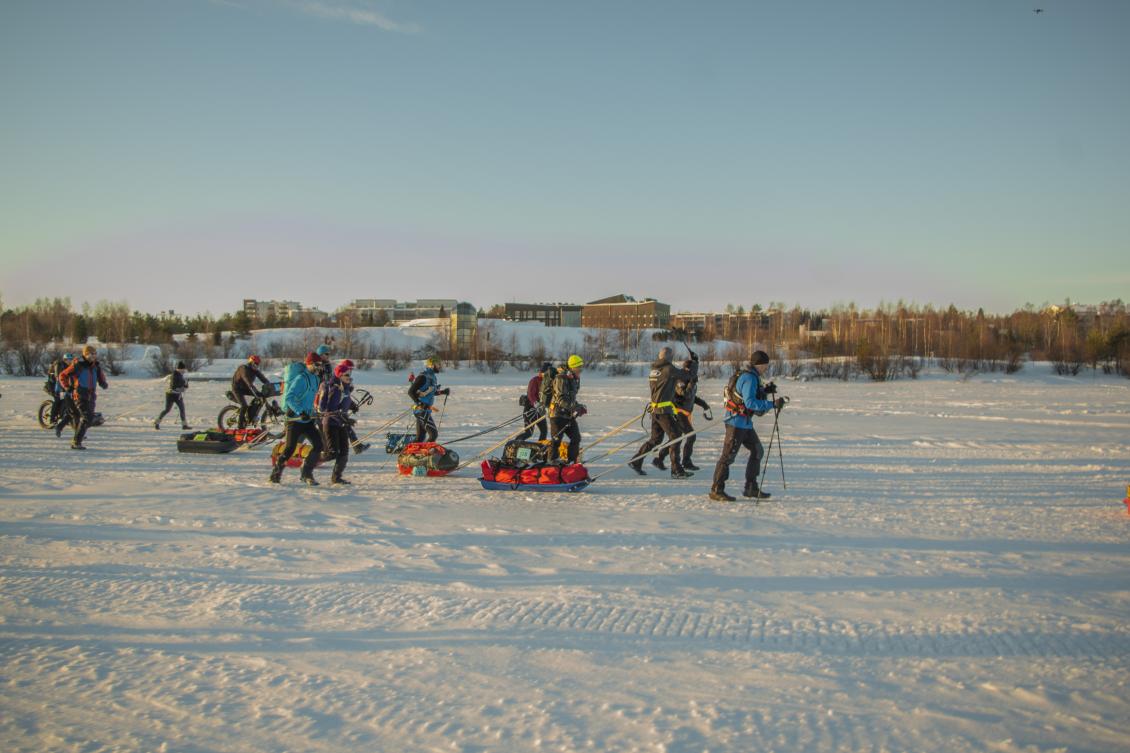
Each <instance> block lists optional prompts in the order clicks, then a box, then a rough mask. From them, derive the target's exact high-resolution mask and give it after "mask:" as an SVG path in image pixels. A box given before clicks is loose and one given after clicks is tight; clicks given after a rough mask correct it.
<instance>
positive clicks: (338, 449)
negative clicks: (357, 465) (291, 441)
mask: <svg viewBox="0 0 1130 753" xmlns="http://www.w3.org/2000/svg"><path fill="white" fill-rule="evenodd" d="M352 391H353V361H350V360H349V359H348V358H346V359H345V360H343V361H342V362H341V363H339V364H338V365H337V366H336V367H335V368H334V370H333V371H332V372H331V373H330V374H329V376H327V377H326V378H325V380H324V381H323V382H322V386H321V387H319V388H318V399H317V405H318V412H319V413H320V414H321V416H322V434H323V435H325V438H326V453H327V457H326V459H327V460H330V459H332V460H333V461H334V467H333V472H332V473H331V474H330V483H331V484H349V483H350V482H349V481H348V480H347V479H345V478H344V477H343V476H342V475H341V474H342V473H343V472H344V471H345V465H346V463H348V462H349V432H350V419H349V412H350V411H351V410H352V409H353V407H354V403H353V398H352V397H350V393H351V392H352ZM311 454H312V453H311Z"/></svg>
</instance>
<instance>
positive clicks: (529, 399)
mask: <svg viewBox="0 0 1130 753" xmlns="http://www.w3.org/2000/svg"><path fill="white" fill-rule="evenodd" d="M556 376H557V369H555V368H553V364H552V363H550V362H549V361H546V362H545V363H543V364H542V365H541V370H540V371H538V373H536V374H534V375H533V376H532V377H530V381H529V383H528V384H527V385H526V394H525V395H523V396H522V397H520V398H518V404H519V405H521V406H522V424H523V425H524V426H526V427H528V428H526V430H525V431H523V432H522V433H521V434H519V435H518V436H517V437H516V439H519V440H522V441H525V440H527V439H529V438H530V437H531V436H533V433H534V427H533V426H531V424H533V423H534V422H535V421H537V420H538V418H540V417H541V416H544V415H545V414H546V408H547V407H548V403H549V399H548V397H547V396H548V395H552V392H553V379H554V378H555V377H556ZM543 384H545V385H546V386H547V387H548V389H546V390H544V391H543V390H542V385H543ZM548 423H549V420H548V419H546V420H543V421H538V423H537V430H538V441H539V442H541V441H544V440H545V434H546V431H548V429H549V427H548V425H547V424H548Z"/></svg>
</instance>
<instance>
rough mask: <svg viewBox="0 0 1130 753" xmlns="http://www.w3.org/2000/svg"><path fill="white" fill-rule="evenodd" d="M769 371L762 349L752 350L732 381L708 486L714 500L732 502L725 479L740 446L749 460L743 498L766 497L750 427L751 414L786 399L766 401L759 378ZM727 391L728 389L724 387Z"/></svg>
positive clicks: (780, 405) (781, 405)
mask: <svg viewBox="0 0 1130 753" xmlns="http://www.w3.org/2000/svg"><path fill="white" fill-rule="evenodd" d="M768 370H769V354H768V353H766V352H765V351H763V350H758V351H755V352H754V354H753V358H752V359H750V362H749V365H747V366H746V367H745V368H744V369H743V370H742V371H740V372H739V373H738V378H737V380H736V381H735V382H734V388H733V392H732V394H727V395H726V419H725V421H726V439H725V440H724V441H723V442H722V454H721V455H720V456H719V458H718V464H717V465H716V466H715V467H714V481H713V483H712V484H711V486H710V498H711V499H713V500H715V501H718V502H733V501H734V499H735V498H734V497H733V496H731V495H729V494H727V493H726V480H727V479H728V478H729V477H730V465H731V464H732V463H733V462H734V460H735V459H736V458H737V456H738V451H739V450H741V448H743V447H744V448H746V449H747V450H749V461H748V462H747V463H746V467H745V489H744V490H743V491H742V496H743V497H751V498H754V499H768V498H769V493H768V492H764V491H761V490H760V489H759V488H758V486H757V473H758V468H759V465H760V463H761V457H762V455H763V454H764V448H763V447H762V446H761V440H760V439H759V438H758V436H757V432H756V431H755V430H754V428H753V419H752V417H753V416H763V415H765V414H766V413H767V412H769V411H771V410H778V411H779V410H781V409H782V408H784V407H785V403H786V402H787V401H786V400H785V398H783V397H779V398H777V399H776V400H775V401H772V402H771V401H769V400H767V399H766V397H768V396H767V395H766V394H765V388H764V387H763V386H762V384H761V377H762V376H763V375H764V374H765V372H766V371H768ZM727 392H729V390H727Z"/></svg>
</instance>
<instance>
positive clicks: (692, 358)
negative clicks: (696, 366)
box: [691, 350, 698, 361]
mask: <svg viewBox="0 0 1130 753" xmlns="http://www.w3.org/2000/svg"><path fill="white" fill-rule="evenodd" d="M691 360H692V361H697V360H698V353H695V352H694V351H693V350H692V351H691Z"/></svg>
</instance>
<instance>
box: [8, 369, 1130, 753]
mask: <svg viewBox="0 0 1130 753" xmlns="http://www.w3.org/2000/svg"><path fill="white" fill-rule="evenodd" d="M404 377H405V374H398V375H389V374H386V373H384V372H376V371H374V372H369V373H363V374H360V375H359V382H360V383H361V384H362V386H365V383H366V382H372V383H374V384H375V385H376V386H375V387H373V389H374V392H375V394H376V396H377V403H376V405H375V406H374V407H373V408H370V409H368V411H367V412H366V413H363V414H362V423H361V425H360V426H359V428H360V429H361V430H362V433H364V431H365V430H366V428H365V427H366V426H368V427H375V426H376V425H377V424H378V423H379V422H381V421H383V420H385V419H386V418H388V417H391V416H393V415H395V414H396V413H398V412H399V411H400V410H402V409H403V408H404V407H406V403H405V398H404V397H403V394H404V389H405V388H406V384H404ZM443 381H444V383H445V384H446V385H447V386H450V387H451V388H452V397H451V400H450V402H449V404H448V406H447V410H446V413H445V415H444V419H443V428H442V433H441V440H442V439H443V438H445V437H446V438H448V439H452V438H456V437H458V436H462V435H464V434H468V433H471V432H473V431H475V430H477V429H479V428H483V427H486V426H489V425H492V424H495V423H498V422H500V421H502V420H503V419H506V418H509V417H511V416H513V415H515V414H516V413H517V412H518V406H517V403H516V399H517V395H518V394H519V392H520V390H521V386H522V385H523V384H524V381H525V376H523V375H520V374H518V373H516V372H514V371H512V370H509V369H507V370H506V371H505V372H504V373H503V374H502V375H500V376H498V377H488V376H484V375H480V374H476V373H474V372H472V371H469V370H466V369H464V370H461V371H454V372H448V373H445V374H444V375H443ZM40 383H41V382H40V380H14V379H5V380H4V381H3V382H2V383H0V392H2V393H3V397H2V398H0V750H4V751H8V752H9V753H14V752H16V751H36V752H42V751H83V752H84V753H94V752H95V751H180V752H183V753H203V752H205V751H233V752H236V751H240V752H242V751H278V752H280V753H282V752H284V751H285V752H293V751H398V752H399V751H467V752H472V751H585V750H593V751H667V752H668V753H676V752H678V753H692V752H693V753H698V752H699V751H955V752H961V751H1004V752H1010V751H1059V750H1063V751H1110V752H1115V751H1120V752H1124V751H1126V750H1127V749H1130V742H1128V741H1130V687H1128V679H1130V622H1128V617H1130V515H1127V512H1126V509H1125V508H1124V507H1123V506H1122V504H1121V499H1122V497H1123V496H1124V495H1125V493H1126V484H1127V483H1128V482H1130V381H1128V380H1125V379H1114V378H1103V377H1099V378H1098V379H1092V378H1090V377H1086V378H1076V379H1060V378H1057V377H1053V376H1050V375H1044V374H1042V373H1039V372H1038V371H1037V369H1036V367H1029V369H1028V370H1027V371H1026V372H1022V373H1021V374H1019V375H1017V377H1016V378H1011V377H1009V378H1004V377H995V378H993V377H982V378H974V379H971V380H969V381H967V382H962V381H958V380H955V379H953V378H950V377H946V376H944V375H935V376H933V377H931V378H926V379H922V380H919V381H901V382H895V383H891V384H880V385H875V384H869V383H862V382H857V383H850V384H843V383H832V382H813V383H806V384H800V383H789V384H787V385H786V386H785V387H784V389H783V391H785V392H787V393H788V394H789V395H790V396H791V397H792V399H793V403H792V406H791V407H790V408H789V409H788V410H787V411H786V412H785V413H784V414H783V415H782V420H781V434H782V437H783V439H784V461H785V473H786V474H787V480H788V490H787V491H785V490H783V489H782V485H781V473H780V467H779V464H778V462H779V461H778V458H777V455H776V450H774V454H773V457H772V459H771V462H770V465H769V472H768V480H767V481H766V484H765V486H766V488H767V489H768V490H769V491H771V492H772V493H773V495H774V496H773V498H772V499H771V500H768V501H766V502H764V503H762V504H760V505H755V504H752V503H751V502H750V501H744V500H743V501H739V502H737V503H733V504H719V503H714V502H711V501H710V500H708V499H707V497H706V494H707V491H708V488H709V473H710V468H711V467H712V465H713V461H714V460H715V459H716V457H717V453H718V448H719V444H720V435H721V432H720V431H719V430H718V429H717V426H718V424H720V421H717V420H716V421H714V422H713V423H708V422H705V421H703V420H702V418H701V417H698V418H697V424H698V425H699V426H700V427H702V428H705V429H708V430H709V431H707V433H705V434H704V435H703V436H702V438H700V440H699V442H698V446H697V448H696V452H695V459H696V462H697V463H698V464H699V465H700V466H702V467H703V471H701V472H700V473H699V474H697V475H696V476H695V478H693V479H689V480H686V481H672V480H671V479H669V478H667V477H665V476H664V475H662V474H659V473H658V472H657V471H655V470H654V469H651V467H650V466H646V467H647V468H648V469H649V470H650V473H649V475H648V476H647V477H646V478H639V477H636V476H634V475H633V474H630V472H628V471H626V470H621V471H619V472H617V473H613V474H611V475H609V476H608V477H606V478H604V479H602V480H600V481H599V482H598V483H597V484H595V485H594V486H592V487H591V488H590V489H589V490H587V491H585V492H584V493H581V494H571V495H564V494H560V495H558V494H521V493H499V492H495V493H490V492H484V491H482V490H481V489H480V487H479V485H478V483H477V481H476V477H477V475H478V473H477V468H476V467H471V468H468V469H466V470H464V471H461V472H459V473H458V474H456V475H454V476H450V477H447V478H439V479H421V478H403V477H400V476H398V475H396V473H395V466H394V464H393V463H392V462H390V456H387V455H385V454H384V453H383V451H382V450H381V449H380V448H379V447H374V449H373V450H370V451H369V452H368V453H365V454H363V455H361V456H359V457H355V458H353V459H352V460H351V463H350V466H349V469H348V470H347V473H346V475H347V476H348V477H350V478H352V480H353V481H354V482H355V485H354V486H353V487H352V488H349V489H348V490H341V489H331V488H330V487H329V486H328V484H324V485H323V486H321V487H319V488H318V489H307V488H304V487H302V486H300V485H299V483H298V472H297V471H296V470H293V469H288V471H287V473H286V474H285V475H284V478H283V485H282V486H281V487H271V486H270V485H268V484H267V482H266V477H267V473H268V470H269V468H268V458H267V452H266V450H251V451H240V452H237V453H235V454H233V455H229V456H201V455H184V454H178V453H177V452H176V448H175V440H176V436H177V434H178V433H179V431H177V430H175V429H174V428H172V427H173V426H174V425H175V422H173V421H172V420H171V419H170V420H168V421H167V423H166V427H167V428H165V429H164V430H162V431H161V432H159V433H158V432H156V431H154V430H153V426H152V423H151V420H152V418H151V417H152V416H153V415H154V414H155V413H156V412H157V410H158V409H159V408H160V407H161V406H162V402H163V401H162V385H161V384H160V383H159V382H158V381H156V380H151V379H146V378H140V377H138V378H130V379H116V380H112V385H111V389H110V390H109V391H107V392H105V393H103V394H102V395H101V397H100V401H99V408H100V410H102V411H103V412H104V413H105V414H106V416H107V417H108V418H110V421H109V423H108V424H107V425H106V426H104V427H101V428H96V429H93V430H91V432H90V434H89V436H88V438H87V445H88V447H89V448H90V449H89V450H87V451H86V452H85V453H79V452H72V451H71V450H69V449H67V442H66V441H65V440H57V439H55V437H54V434H53V433H52V432H48V431H45V430H43V429H40V428H39V427H38V426H37V425H36V424H35V421H34V418H33V416H34V413H35V410H36V407H37V406H38V404H39V403H40V401H41V400H42V399H43V397H44V396H43V394H42V392H40V390H39V387H40ZM224 389H225V386H224V385H223V384H222V383H219V382H211V383H208V382H194V383H193V386H192V388H191V389H190V390H189V392H188V394H187V402H188V407H189V417H190V418H189V420H190V422H191V423H193V424H194V425H195V426H197V427H202V426H204V425H206V424H211V423H212V422H213V421H214V417H215V415H216V413H217V412H218V410H219V408H220V407H221V406H222V405H223V403H224V401H223V398H222V392H223V390H224ZM720 390H721V384H720V383H719V382H710V383H707V384H705V385H704V387H703V389H702V394H703V396H704V397H706V399H707V400H708V401H709V402H711V404H713V405H714V406H715V407H716V413H719V414H720V413H721V411H720V410H717V407H718V404H719V399H718V394H719V392H720ZM581 398H582V400H583V402H585V403H586V404H587V405H588V406H589V410H590V414H589V415H588V416H586V417H585V418H584V419H582V428H583V430H584V432H585V436H586V438H587V439H589V440H590V441H591V439H592V438H594V437H596V436H597V435H599V434H600V433H602V432H603V431H605V430H607V429H608V428H611V427H615V426H617V425H619V424H621V423H623V422H624V421H626V420H628V419H629V418H630V417H631V416H632V415H633V414H634V413H636V412H637V411H638V410H640V409H641V407H642V403H643V402H644V399H645V385H644V383H643V380H642V379H640V378H638V377H637V378H631V379H612V378H606V377H600V376H586V378H585V381H584V386H583V389H582V393H581ZM142 406H145V407H144V409H143V410H139V409H140V408H141V407H142ZM760 424H761V428H762V429H763V437H764V438H765V439H766V440H767V439H768V437H767V434H768V427H769V426H770V425H771V422H769V423H767V422H766V420H765V419H762V420H761V422H760ZM636 430H637V434H638V424H637V426H636ZM630 437H631V435H630V434H625V435H624V439H625V440H626V439H629V438H630ZM500 439H502V436H500V435H499V434H494V435H488V436H485V437H481V438H477V439H472V440H468V441H466V442H462V443H459V444H457V445H456V446H455V448H454V449H457V450H458V451H459V452H460V453H461V454H462V455H463V457H464V458H469V457H471V456H473V455H475V454H477V453H478V452H479V451H481V450H484V449H486V447H487V446H488V445H489V444H493V442H495V441H498V440H500ZM616 443H618V442H613V441H610V442H607V443H605V444H604V445H602V446H601V447H598V448H596V449H595V450H594V454H600V453H601V452H602V451H603V450H604V448H605V447H610V446H614V445H615V444H616ZM617 457H618V458H623V459H626V458H627V457H628V455H627V453H626V452H625V453H622V454H621V455H619V456H617ZM742 457H743V458H744V455H743V456H742ZM610 462H611V461H605V462H604V463H602V464H600V465H599V466H598V467H597V468H596V470H598V471H599V470H601V469H602V468H604V467H609V463H610ZM735 470H738V469H737V468H735ZM317 475H318V476H319V478H320V479H321V480H323V481H328V475H329V474H328V470H327V469H325V468H321V469H319V470H318V471H317ZM736 475H738V476H739V477H740V470H739V471H738V473H737V474H736ZM739 488H740V485H739V484H738V483H736V482H733V481H732V482H731V484H730V486H729V489H730V491H736V490H737V489H739ZM739 499H741V498H739Z"/></svg>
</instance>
